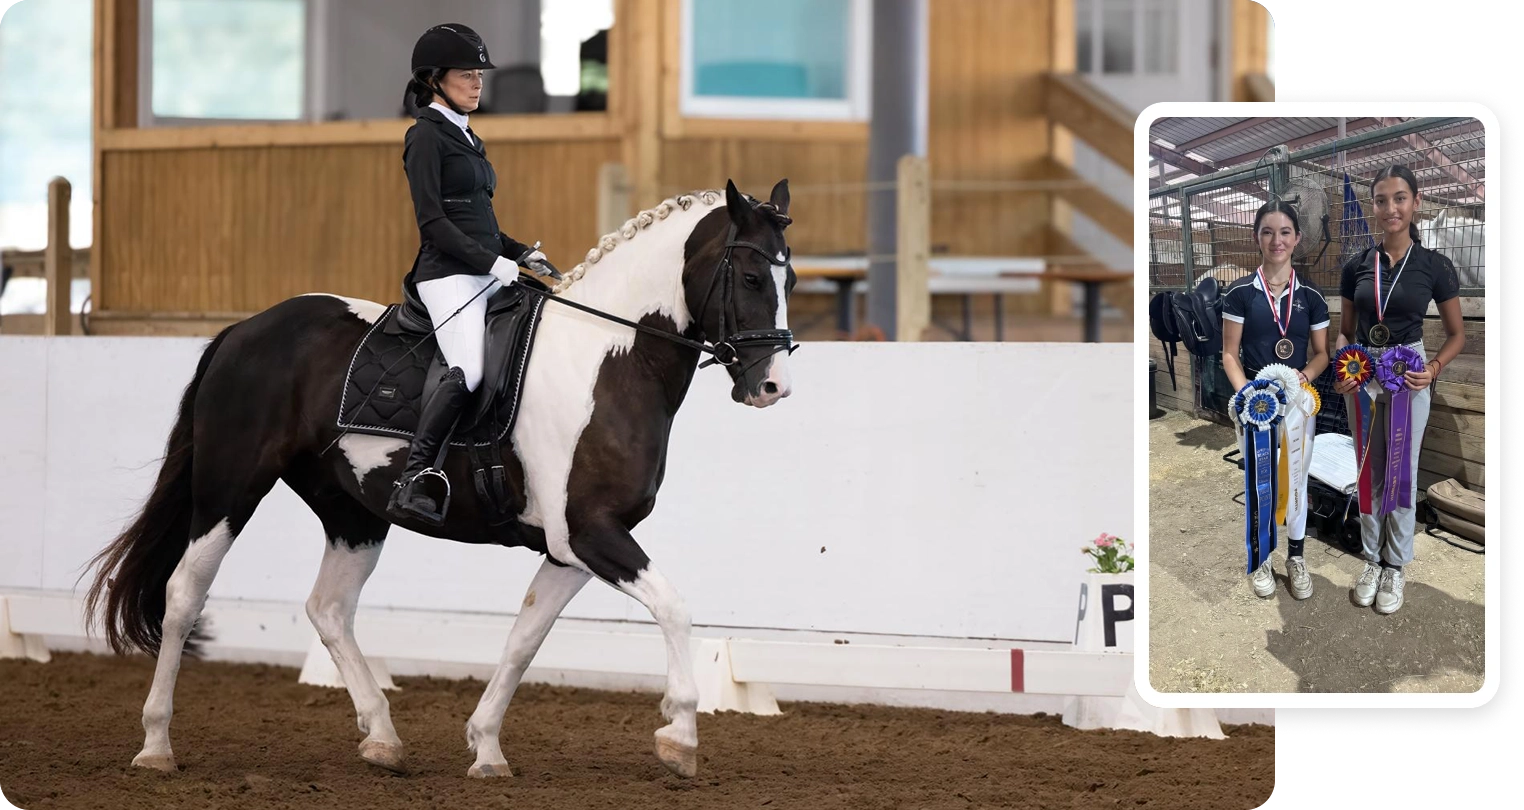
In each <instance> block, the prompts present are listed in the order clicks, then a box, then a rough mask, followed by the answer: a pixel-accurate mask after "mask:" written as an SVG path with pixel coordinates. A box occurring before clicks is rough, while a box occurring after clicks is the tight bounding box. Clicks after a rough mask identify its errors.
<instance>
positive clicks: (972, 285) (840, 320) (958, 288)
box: [794, 256, 1046, 340]
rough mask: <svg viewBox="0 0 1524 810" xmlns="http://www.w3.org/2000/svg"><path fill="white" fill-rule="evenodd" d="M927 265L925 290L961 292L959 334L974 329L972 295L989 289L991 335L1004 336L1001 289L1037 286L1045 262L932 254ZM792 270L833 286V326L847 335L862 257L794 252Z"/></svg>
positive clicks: (864, 272) (864, 266) (862, 277)
mask: <svg viewBox="0 0 1524 810" xmlns="http://www.w3.org/2000/svg"><path fill="white" fill-rule="evenodd" d="M928 265H929V266H930V270H931V277H930V278H929V279H927V287H928V291H929V292H931V293H933V294H936V293H941V294H951V295H962V296H963V332H962V335H961V337H962V338H963V339H964V340H970V339H971V337H972V334H973V313H972V306H971V303H970V302H971V300H972V297H973V296H974V295H981V294H989V295H993V296H994V298H995V338H996V339H997V340H1003V339H1004V338H1005V322H1004V309H1003V307H1002V306H1001V305H1002V303H1003V295H1004V294H1005V293H1034V292H1037V291H1038V290H1040V289H1041V286H1040V284H1039V280H1037V279H1033V278H1032V274H1033V273H1036V274H1037V275H1039V276H1040V275H1042V271H1043V268H1044V267H1045V266H1046V262H1044V261H1043V260H1042V259H1030V258H1021V257H1013V256H933V257H932V258H931V260H930V262H928ZM794 275H795V276H796V277H797V278H798V279H799V280H801V281H806V280H820V281H825V282H829V283H831V284H832V285H834V286H835V288H836V328H837V330H838V331H840V332H841V333H842V334H845V335H851V334H852V333H853V331H854V329H855V323H854V321H855V320H856V317H855V315H856V306H855V302H854V298H853V296H854V294H855V292H856V291H857V289H858V288H859V285H863V286H865V285H866V282H867V280H868V259H867V257H865V256H796V257H794ZM949 331H953V330H949ZM955 334H956V333H955Z"/></svg>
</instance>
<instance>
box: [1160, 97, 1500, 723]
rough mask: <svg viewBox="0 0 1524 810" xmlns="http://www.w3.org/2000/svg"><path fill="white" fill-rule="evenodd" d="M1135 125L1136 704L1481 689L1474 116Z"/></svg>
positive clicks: (1478, 224)
mask: <svg viewBox="0 0 1524 810" xmlns="http://www.w3.org/2000/svg"><path fill="white" fill-rule="evenodd" d="M1149 127H1150V128H1149V131H1148V150H1149V161H1148V167H1147V172H1148V183H1149V192H1148V283H1149V288H1150V290H1149V312H1148V318H1149V330H1150V332H1151V340H1150V350H1149V358H1150V362H1149V368H1150V388H1149V391H1150V397H1149V399H1150V403H1149V422H1148V437H1149V444H1148V447H1149V493H1148V498H1149V510H1150V513H1149V535H1148V543H1149V546H1148V555H1147V558H1148V563H1149V570H1148V590H1147V598H1148V617H1149V636H1148V638H1149V642H1148V643H1149V663H1148V668H1149V680H1150V682H1151V685H1152V686H1153V688H1154V689H1155V690H1157V691H1159V692H1165V693H1290V692H1332V693H1385V692H1432V693H1471V692H1476V691H1478V690H1480V689H1481V688H1482V685H1483V681H1484V669H1485V667H1484V646H1485V645H1484V626H1485V622H1484V606H1485V598H1486V594H1485V592H1484V591H1485V588H1484V572H1485V564H1484V560H1485V549H1486V531H1485V522H1486V521H1485V516H1484V511H1485V509H1484V498H1485V474H1484V473H1485V470H1486V461H1487V459H1486V457H1485V452H1484V445H1485V437H1486V412H1485V411H1486V408H1485V390H1486V383H1487V380H1486V379H1485V374H1484V358H1485V351H1486V347H1487V346H1486V343H1487V342H1486V340H1485V331H1486V322H1485V321H1486V318H1485V312H1484V301H1485V292H1486V284H1485V279H1486V270H1487V268H1486V262H1485V260H1484V249H1485V237H1484V229H1485V228H1484V225H1485V222H1486V218H1487V208H1488V206H1487V193H1486V192H1487V163H1486V154H1485V149H1484V134H1485V133H1484V127H1483V124H1482V122H1481V121H1478V120H1476V119H1474V118H1458V117H1448V118H1447V117H1432V118H1376V117H1339V118H1291V117H1286V118H1159V119H1156V120H1154V121H1153V122H1152V123H1151V124H1149ZM1140 171H1141V168H1140Z"/></svg>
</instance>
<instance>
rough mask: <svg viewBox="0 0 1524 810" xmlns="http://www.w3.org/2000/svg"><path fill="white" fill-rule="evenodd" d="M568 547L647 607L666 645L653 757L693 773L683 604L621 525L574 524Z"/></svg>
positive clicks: (693, 724) (692, 691) (688, 624)
mask: <svg viewBox="0 0 1524 810" xmlns="http://www.w3.org/2000/svg"><path fill="white" fill-rule="evenodd" d="M570 546H571V551H572V553H573V554H575V555H576V556H577V559H578V560H580V561H581V562H582V564H583V565H585V566H587V568H588V570H590V571H592V572H593V574H594V575H596V576H597V577H598V578H599V579H602V580H603V581H605V582H607V583H609V584H610V585H613V586H614V587H615V588H618V589H619V590H621V591H624V592H625V593H627V594H629V595H630V596H632V597H634V598H635V600H636V601H638V602H640V603H641V604H642V605H645V607H646V610H649V611H651V617H652V618H654V619H655V620H656V624H657V625H658V626H660V627H661V632H662V636H663V637H664V638H665V640H666V644H667V694H666V697H665V698H663V699H662V703H661V712H662V715H663V716H665V717H666V718H667V719H668V720H669V721H671V722H669V723H668V724H667V725H665V726H663V727H662V728H660V729H657V731H656V756H657V758H658V759H660V760H661V761H662V764H663V765H666V766H667V767H668V768H670V769H671V770H672V772H673V773H676V774H678V775H679V776H693V775H695V774H696V773H698V718H697V710H698V684H697V683H696V682H695V681H694V679H693V654H692V649H691V648H690V646H689V643H688V639H689V636H690V635H691V633H692V625H693V620H692V617H691V616H690V615H689V613H688V606H687V605H686V604H684V603H683V599H682V597H681V596H678V593H677V590H676V589H675V588H673V587H672V584H671V583H670V582H668V581H667V578H666V577H664V576H662V575H661V572H659V571H657V570H656V568H655V566H653V565H651V560H650V558H649V557H647V556H646V553H645V552H644V551H642V550H641V548H640V546H639V545H638V544H637V543H636V542H635V538H633V537H631V536H630V533H629V531H628V530H627V529H625V528H624V527H623V526H620V525H617V524H615V523H612V522H608V523H602V524H599V525H595V526H586V527H578V528H577V529H574V530H573V531H572V533H571V539H570Z"/></svg>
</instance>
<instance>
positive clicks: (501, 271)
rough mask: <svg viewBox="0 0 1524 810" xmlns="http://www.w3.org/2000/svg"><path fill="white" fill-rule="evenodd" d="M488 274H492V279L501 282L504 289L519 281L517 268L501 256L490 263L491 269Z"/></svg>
mask: <svg viewBox="0 0 1524 810" xmlns="http://www.w3.org/2000/svg"><path fill="white" fill-rule="evenodd" d="M488 272H490V273H491V274H492V277H493V278H495V279H497V280H498V281H499V282H501V283H502V285H503V286H504V287H507V286H508V285H510V284H512V283H513V282H515V281H518V280H519V266H518V265H517V264H514V263H513V262H512V261H511V260H509V259H506V258H504V257H502V256H499V257H497V261H495V262H493V263H492V269H491V270H489V271H488Z"/></svg>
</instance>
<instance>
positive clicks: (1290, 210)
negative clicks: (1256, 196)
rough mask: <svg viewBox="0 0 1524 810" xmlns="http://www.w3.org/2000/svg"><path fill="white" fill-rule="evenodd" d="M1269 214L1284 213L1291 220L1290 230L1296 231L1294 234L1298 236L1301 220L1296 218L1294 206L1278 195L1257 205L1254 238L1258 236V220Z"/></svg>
mask: <svg viewBox="0 0 1524 810" xmlns="http://www.w3.org/2000/svg"><path fill="white" fill-rule="evenodd" d="M1271 214H1285V215H1286V217H1287V218H1288V219H1290V220H1291V230H1293V231H1296V234H1297V235H1298V236H1301V235H1302V222H1301V220H1299V219H1297V217H1296V206H1293V205H1292V204H1291V203H1289V202H1286V201H1285V200H1283V199H1281V198H1280V197H1276V198H1275V199H1273V200H1271V201H1270V202H1267V203H1265V204H1264V205H1261V206H1260V207H1259V210H1258V211H1256V212H1254V238H1255V239H1258V238H1259V223H1260V221H1261V220H1263V219H1264V218H1265V217H1267V216H1270V215H1271Z"/></svg>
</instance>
